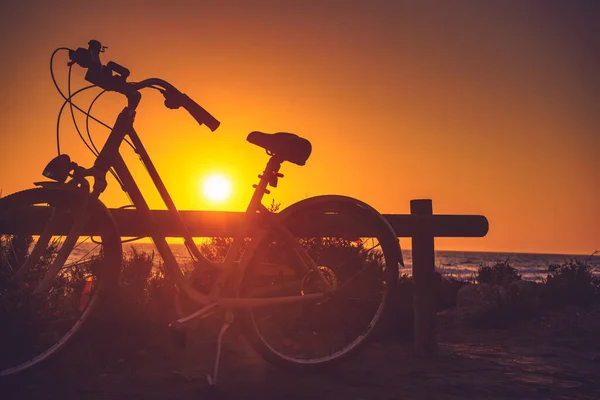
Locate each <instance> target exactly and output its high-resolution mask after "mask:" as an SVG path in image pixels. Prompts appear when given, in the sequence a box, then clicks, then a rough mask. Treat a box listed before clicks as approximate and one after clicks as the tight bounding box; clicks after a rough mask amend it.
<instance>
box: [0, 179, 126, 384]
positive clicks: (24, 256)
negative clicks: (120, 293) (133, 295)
mask: <svg viewBox="0 0 600 400" xmlns="http://www.w3.org/2000/svg"><path fill="white" fill-rule="evenodd" d="M82 195H84V196H85V195H86V194H85V193H82ZM81 204H87V207H86V209H85V210H83V211H82V212H83V213H85V214H87V215H88V217H89V221H90V222H91V225H93V226H96V227H97V229H98V231H97V236H96V237H95V240H93V241H92V240H91V239H92V238H91V237H89V236H88V237H80V236H76V235H73V234H70V235H69V234H68V233H69V232H70V229H71V227H72V226H73V224H74V223H75V219H76V216H77V215H80V214H79V212H80V210H82V209H83V207H81ZM67 237H70V238H71V239H72V240H74V241H73V244H72V245H71V244H69V240H68V239H67ZM63 248H64V249H65V250H64V251H62V253H61V249H63ZM61 254H62V255H61ZM120 261H121V244H120V238H119V237H118V236H117V233H116V229H115V226H114V224H113V223H112V220H111V219H110V218H109V217H108V215H107V214H106V210H105V209H104V208H103V206H102V205H101V203H100V202H99V201H97V200H94V201H91V200H90V201H89V203H82V197H81V196H80V195H79V194H76V193H75V192H71V191H69V190H60V189H48V188H37V189H30V190H25V191H22V192H18V193H14V194H11V195H9V196H6V197H4V198H1V199H0V321H2V324H1V326H0V377H5V376H8V375H12V374H15V373H18V372H22V371H24V370H27V369H29V368H31V367H33V366H36V365H38V364H39V363H41V362H42V361H44V360H47V359H48V358H50V357H51V356H52V355H54V354H56V353H57V352H58V351H59V350H61V349H62V348H64V347H65V345H66V344H67V343H68V342H69V341H70V340H71V339H72V338H73V337H74V335H75V334H76V333H77V332H78V331H79V330H80V328H81V327H82V326H83V324H84V323H85V322H86V321H87V320H88V319H89V317H90V315H91V314H92V312H93V311H94V309H95V308H97V306H98V304H99V301H100V300H101V298H102V296H103V294H104V293H106V291H107V289H108V288H109V287H110V286H111V284H114V283H115V282H116V280H117V278H118V273H119V270H120ZM53 271H54V272H53Z"/></svg>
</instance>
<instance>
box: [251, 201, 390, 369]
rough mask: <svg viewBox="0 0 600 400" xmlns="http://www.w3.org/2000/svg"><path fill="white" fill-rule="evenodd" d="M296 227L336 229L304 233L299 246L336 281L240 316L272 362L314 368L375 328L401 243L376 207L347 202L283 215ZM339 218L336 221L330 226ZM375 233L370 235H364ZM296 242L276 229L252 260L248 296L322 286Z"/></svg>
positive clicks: (352, 348)
mask: <svg viewBox="0 0 600 400" xmlns="http://www.w3.org/2000/svg"><path fill="white" fill-rule="evenodd" d="M283 223H284V225H285V226H286V227H287V228H288V229H289V230H290V231H292V232H296V233H297V234H298V235H301V233H300V231H301V230H302V229H303V228H302V227H303V226H304V227H305V228H306V227H307V226H313V227H314V226H315V225H317V226H318V230H317V231H319V232H321V231H324V230H327V231H329V232H330V233H331V235H330V236H324V237H314V236H306V235H302V237H300V238H298V241H299V243H300V244H301V246H302V247H303V248H304V250H306V252H307V253H308V255H309V256H310V257H311V258H312V259H313V260H314V261H315V263H316V265H317V266H318V268H319V270H320V271H321V273H322V274H323V276H324V277H325V279H326V280H327V281H328V282H329V283H330V285H332V286H333V287H334V289H335V290H334V292H333V294H332V295H331V296H328V297H327V298H325V299H323V300H319V301H314V302H311V303H293V304H280V305H274V306H268V307H261V308H256V309H253V310H250V311H247V312H244V313H243V314H242V315H241V319H242V321H243V325H244V331H245V333H246V336H247V338H248V340H249V342H250V344H251V345H252V346H253V347H254V348H255V349H256V350H257V351H258V352H259V353H260V354H261V355H262V356H263V357H264V358H265V359H267V360H268V361H271V362H273V363H276V364H279V365H282V366H288V367H293V368H305V369H312V368H315V367H322V366H326V365H330V364H331V363H334V362H337V361H339V360H341V359H344V358H345V357H347V356H349V355H350V354H352V353H354V352H355V351H356V350H357V349H358V348H359V347H360V346H361V345H362V344H363V343H364V342H365V341H366V340H367V339H368V338H369V337H370V336H371V334H372V333H373V332H374V331H376V330H377V329H378V328H379V326H380V322H381V321H382V319H383V317H384V315H385V314H386V311H387V303H388V298H389V295H390V292H391V290H392V289H393V286H394V284H395V283H396V281H397V279H398V259H397V257H396V256H395V254H396V253H395V251H394V249H393V247H392V246H394V245H395V246H398V244H397V242H396V241H392V240H391V238H390V237H389V235H386V234H385V232H384V231H383V230H382V229H381V226H379V225H378V224H377V221H376V220H375V219H374V218H373V214H372V213H371V211H369V210H366V209H363V208H361V207H358V206H357V205H356V204H352V203H349V202H345V201H339V202H335V201H329V202H325V203H318V202H316V203H313V204H312V205H310V206H309V207H305V208H300V209H298V210H296V212H292V213H288V214H287V215H284V222H283ZM332 224H333V226H332ZM365 232H369V233H370V234H369V235H368V236H364V235H365ZM302 264H303V263H302V261H301V259H300V255H299V254H298V253H297V252H296V251H294V249H293V246H292V245H290V243H287V242H285V241H283V240H282V237H281V235H278V234H277V233H274V234H273V235H272V236H270V237H268V238H267V239H266V240H265V241H264V242H263V244H262V245H261V246H260V248H259V249H258V250H257V252H256V255H255V257H254V259H253V262H252V263H251V264H250V265H249V266H248V268H247V271H246V274H245V277H244V280H243V283H242V287H241V290H240V295H241V296H242V297H281V296H302V295H306V294H310V293H318V292H319V289H318V286H319V280H320V278H319V277H318V275H317V274H316V273H315V272H314V271H313V272H307V271H306V270H305V268H303V267H302Z"/></svg>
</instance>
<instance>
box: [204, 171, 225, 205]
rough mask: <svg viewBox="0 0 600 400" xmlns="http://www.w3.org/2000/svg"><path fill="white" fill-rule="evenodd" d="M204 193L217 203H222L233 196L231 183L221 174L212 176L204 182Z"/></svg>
mask: <svg viewBox="0 0 600 400" xmlns="http://www.w3.org/2000/svg"><path fill="white" fill-rule="evenodd" d="M202 193H203V194H204V196H205V197H206V198H207V199H208V200H210V201H213V202H215V203H220V202H223V201H225V200H227V199H228V198H229V196H230V195H231V182H230V181H229V179H227V178H226V177H225V176H223V175H221V174H212V175H209V176H208V177H206V179H204V181H203V182H202Z"/></svg>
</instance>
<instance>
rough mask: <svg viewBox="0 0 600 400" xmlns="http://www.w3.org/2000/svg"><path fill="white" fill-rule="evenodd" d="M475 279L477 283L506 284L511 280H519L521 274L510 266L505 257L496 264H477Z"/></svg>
mask: <svg viewBox="0 0 600 400" xmlns="http://www.w3.org/2000/svg"><path fill="white" fill-rule="evenodd" d="M476 280H477V282H479V283H489V284H490V285H500V286H508V285H510V284H511V283H512V282H515V281H520V280H521V274H520V273H519V271H517V270H516V269H515V268H513V267H511V266H510V264H509V262H508V258H507V259H506V260H504V261H497V262H496V264H494V265H493V266H491V267H489V266H487V265H481V266H479V268H478V269H477V275H476Z"/></svg>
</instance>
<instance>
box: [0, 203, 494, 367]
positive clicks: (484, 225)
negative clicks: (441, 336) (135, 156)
mask: <svg viewBox="0 0 600 400" xmlns="http://www.w3.org/2000/svg"><path fill="white" fill-rule="evenodd" d="M410 210H411V213H410V214H384V217H385V218H386V219H387V220H388V221H389V223H390V225H391V226H392V228H393V229H394V231H395V232H396V235H397V236H398V237H410V238H412V260H413V282H414V288H415V290H414V297H413V302H414V304H413V306H414V322H415V323H414V329H415V331H414V333H415V350H416V352H417V354H419V355H423V356H433V355H435V354H436V353H437V338H436V336H437V335H436V323H435V320H436V293H435V249H434V238H435V237H483V236H485V235H486V234H487V232H488V221H487V219H486V218H485V217H484V216H481V215H436V214H433V207H432V202H431V200H428V199H425V200H411V202H410ZM47 211H48V210H47V209H45V208H43V207H39V208H37V207H36V210H35V212H34V213H31V214H29V215H30V217H31V218H29V219H28V220H27V221H26V222H24V221H22V220H19V221H16V220H15V221H3V224H2V226H0V234H6V233H17V232H23V233H28V234H39V233H40V232H41V231H42V229H43V228H44V226H43V221H45V220H46V218H44V216H43V215H42V214H43V213H46V212H47ZM111 212H112V214H113V216H114V218H115V220H116V222H117V225H118V227H119V233H120V235H121V236H130V237H137V236H151V234H152V229H154V228H152V224H151V223H150V221H147V220H145V219H144V218H142V217H141V216H140V215H139V213H137V212H136V211H135V210H128V209H113V210H111ZM35 213H40V214H35ZM151 213H152V217H153V219H154V220H155V221H156V223H157V225H158V226H160V228H161V232H162V233H163V234H164V235H166V236H171V237H177V236H182V234H183V232H180V231H179V228H178V225H177V223H176V221H173V219H172V218H171V217H170V215H169V213H168V211H166V210H165V211H162V210H154V211H151ZM180 213H181V217H182V219H183V221H184V222H185V225H186V226H187V228H188V230H189V233H190V234H191V235H192V236H196V237H215V236H216V237H218V236H232V235H233V234H234V233H235V232H236V229H237V227H238V225H239V224H240V222H241V218H242V215H243V213H238V212H219V211H180ZM324 217H326V218H319V221H304V223H303V224H302V225H297V226H294V227H293V231H294V233H295V234H297V235H307V236H308V235H314V236H318V235H323V236H327V235H330V236H334V235H335V234H336V225H337V224H336V216H335V215H326V216H324ZM346 226H347V225H346ZM360 228H361V229H362V231H361V233H360V234H361V235H364V236H366V237H368V236H369V234H370V233H371V232H369V230H368V229H367V228H365V227H362V226H361V227H360ZM56 229H57V231H56V233H57V234H65V233H66V232H68V229H69V226H68V225H67V224H65V225H64V226H57V227H56ZM97 233H98V231H97V228H96V227H95V226H94V224H93V221H92V223H90V224H88V226H87V227H86V228H85V232H84V234H86V235H93V234H97Z"/></svg>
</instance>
